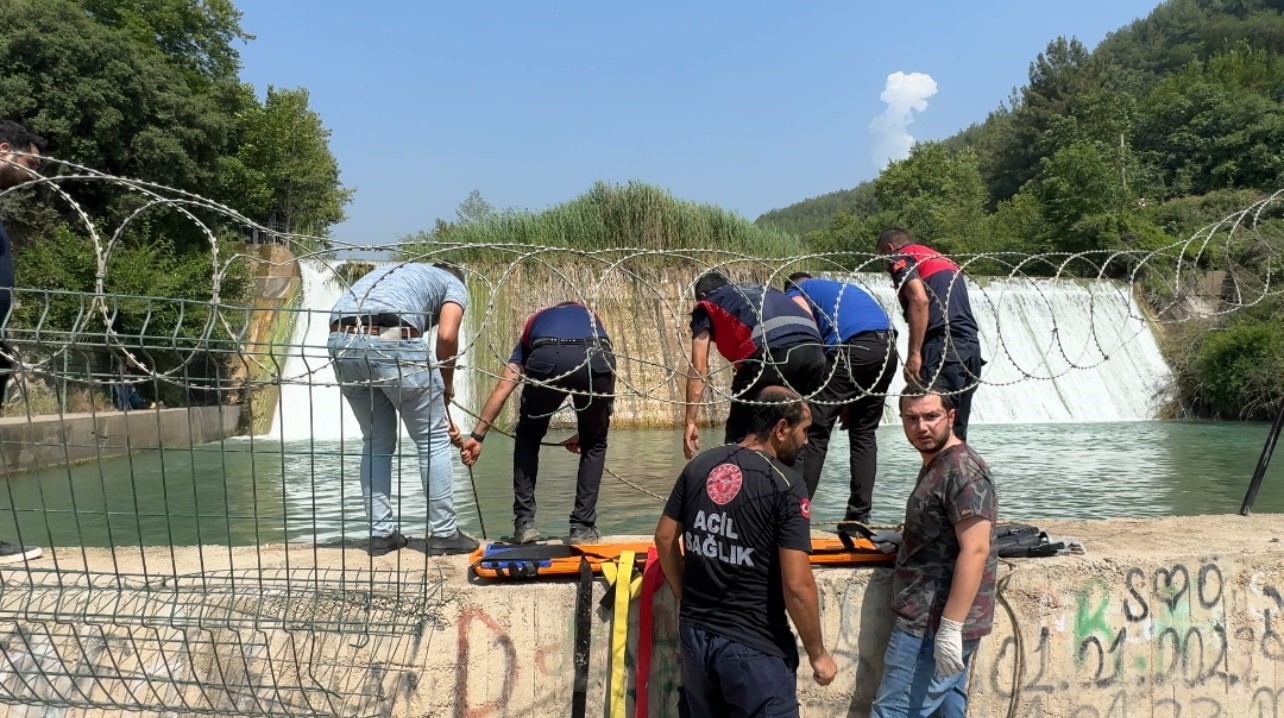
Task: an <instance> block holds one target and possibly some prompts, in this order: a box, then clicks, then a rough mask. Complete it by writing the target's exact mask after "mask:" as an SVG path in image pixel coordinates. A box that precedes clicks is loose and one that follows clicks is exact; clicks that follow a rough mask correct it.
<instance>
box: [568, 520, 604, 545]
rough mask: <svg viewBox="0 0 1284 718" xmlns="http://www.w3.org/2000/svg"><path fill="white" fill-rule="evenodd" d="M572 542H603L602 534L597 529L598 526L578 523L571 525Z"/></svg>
mask: <svg viewBox="0 0 1284 718" xmlns="http://www.w3.org/2000/svg"><path fill="white" fill-rule="evenodd" d="M570 542H571V543H573V544H582V543H601V542H602V534H601V532H599V531H598V530H597V527H596V526H584V525H581V524H576V525H574V526H571V537H570Z"/></svg>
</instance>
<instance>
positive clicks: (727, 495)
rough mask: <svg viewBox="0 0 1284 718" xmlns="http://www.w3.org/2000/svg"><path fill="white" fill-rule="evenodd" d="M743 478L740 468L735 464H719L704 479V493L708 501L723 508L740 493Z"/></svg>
mask: <svg viewBox="0 0 1284 718" xmlns="http://www.w3.org/2000/svg"><path fill="white" fill-rule="evenodd" d="M744 482H745V477H744V474H743V473H742V472H741V471H740V467H739V466H736V465H735V464H719V465H717V466H715V467H713V471H710V472H709V478H707V479H705V484H704V487H705V492H706V493H708V494H709V499H710V500H711V501H713V503H715V504H717V505H719V506H725V505H726V504H728V503H730V501H731V500H732V499H734V498H735V497H736V495H737V494H739V493H740V487H741V486H742V485H744Z"/></svg>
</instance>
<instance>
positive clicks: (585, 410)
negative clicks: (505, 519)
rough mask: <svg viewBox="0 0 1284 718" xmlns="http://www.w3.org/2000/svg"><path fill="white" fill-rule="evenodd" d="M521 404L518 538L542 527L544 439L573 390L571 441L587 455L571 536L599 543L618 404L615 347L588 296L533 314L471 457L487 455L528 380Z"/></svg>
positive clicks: (534, 535)
mask: <svg viewBox="0 0 1284 718" xmlns="http://www.w3.org/2000/svg"><path fill="white" fill-rule="evenodd" d="M523 378H524V384H525V386H523V388H522V398H521V408H520V410H519V414H518V419H517V431H516V432H515V434H516V437H515V438H516V443H515V444H514V446H513V517H514V519H513V529H514V530H513V540H514V541H515V542H517V543H530V542H532V541H535V540H536V539H538V538H539V532H538V531H537V530H536V528H535V479H536V476H537V475H538V474H539V447H540V442H541V441H543V439H544V435H545V434H547V433H548V424H549V420H550V419H552V417H553V413H554V412H556V411H557V410H558V409H559V408H561V406H562V403H563V402H564V401H566V397H568V396H570V397H571V405H572V406H573V407H574V409H575V422H576V428H577V429H578V430H579V431H578V433H577V434H576V435H575V436H572V437H571V438H570V439H567V440H566V441H565V442H563V444H564V445H565V446H566V448H567V449H569V450H570V451H574V452H578V453H579V455H580V466H579V472H578V474H577V476H576V481H575V508H574V509H573V510H572V511H571V533H570V542H571V543H577V544H578V543H597V542H598V541H599V540H601V535H600V534H599V533H598V530H597V494H598V488H599V487H600V486H601V484H602V471H603V469H604V468H605V466H606V434H607V431H608V430H609V429H610V428H611V410H612V408H613V407H614V406H615V354H613V353H612V352H611V340H610V338H608V337H607V336H606V330H605V329H603V328H602V320H601V319H600V318H599V317H598V316H597V314H596V313H595V312H593V311H592V310H590V309H589V308H588V307H586V306H584V305H583V304H578V303H576V302H562V303H561V304H557V305H555V306H552V307H547V308H545V309H541V310H540V311H538V312H535V313H534V314H532V315H531V316H530V318H528V319H527V320H526V326H525V327H524V328H523V329H522V336H521V338H520V339H518V341H517V346H515V347H513V353H512V356H510V357H509V358H508V364H507V365H505V367H504V374H503V376H501V377H500V378H499V382H498V383H497V384H495V388H494V390H492V391H491V393H490V397H489V398H488V399H487V400H486V405H485V406H484V407H483V408H482V411H481V415H480V416H479V417H478V421H477V426H476V427H474V428H473V432H472V435H471V436H469V437H468V438H467V439H466V440H465V441H464V445H463V447H461V450H460V453H461V456H462V458H463V461H464V464H466V465H468V466H472V465H473V464H474V463H476V462H477V459H478V457H480V456H481V451H482V442H483V441H485V439H486V432H487V431H488V430H489V429H490V427H491V425H492V424H494V423H495V419H496V417H498V416H499V412H500V411H501V410H502V409H503V408H504V403H505V402H507V401H508V397H509V395H511V394H512V393H513V390H514V389H516V388H517V385H518V383H521V382H523Z"/></svg>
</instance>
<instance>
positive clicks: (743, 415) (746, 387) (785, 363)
mask: <svg viewBox="0 0 1284 718" xmlns="http://www.w3.org/2000/svg"><path fill="white" fill-rule="evenodd" d="M824 380H825V347H824V345H822V344H810V343H809V344H789V345H786V346H779V347H769V348H768V349H767V350H766V351H765V352H759V353H757V354H755V355H754V356H752V357H749V358H748V359H745V360H744V361H742V362H740V368H738V369H736V373H735V375H734V376H733V377H732V378H731V411H730V412H729V413H728V414H727V429H726V433H725V434H724V436H723V441H724V442H726V443H728V444H730V443H734V442H737V441H740V440H741V439H743V438H745V437H746V436H748V435H749V417H750V415H751V414H752V413H753V404H745V403H742V402H741V401H739V400H740V399H745V400H752V399H753V397H754V396H755V395H757V393H758V391H759V390H761V389H763V388H764V387H768V386H787V387H789V388H790V389H793V390H794V391H796V392H798V393H799V394H800V395H802V396H807V395H808V394H811V393H813V392H815V391H816V390H817V389H819V388H820V384H821V382H823V381H824Z"/></svg>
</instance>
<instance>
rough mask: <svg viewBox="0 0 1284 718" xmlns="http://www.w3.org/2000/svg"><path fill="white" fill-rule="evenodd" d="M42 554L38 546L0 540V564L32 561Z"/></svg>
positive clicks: (43, 553)
mask: <svg viewBox="0 0 1284 718" xmlns="http://www.w3.org/2000/svg"><path fill="white" fill-rule="evenodd" d="M43 555H45V552H44V551H42V550H41V549H40V547H39V546H19V545H18V544H16V543H9V542H8V541H0V564H4V563H22V562H23V561H34V560H36V559H38V558H40V557H41V556H43Z"/></svg>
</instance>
